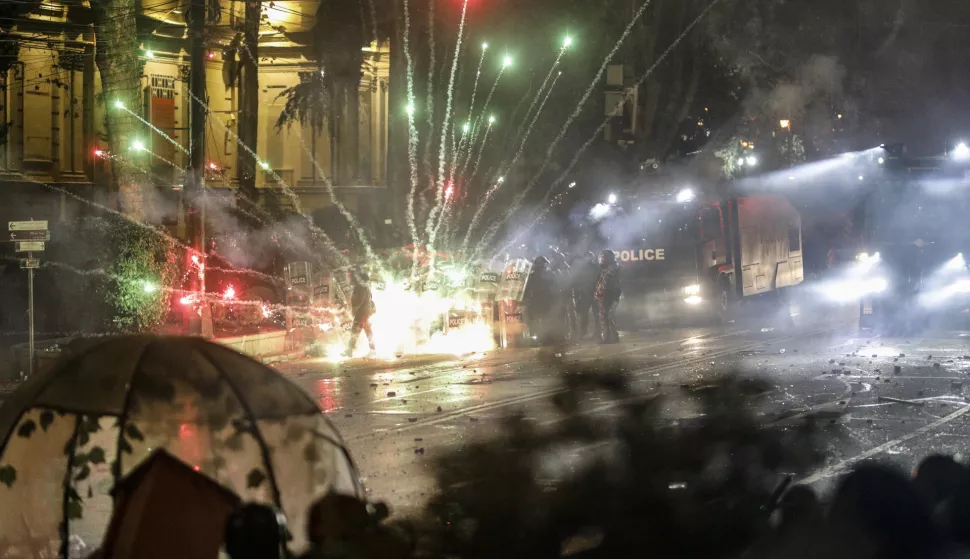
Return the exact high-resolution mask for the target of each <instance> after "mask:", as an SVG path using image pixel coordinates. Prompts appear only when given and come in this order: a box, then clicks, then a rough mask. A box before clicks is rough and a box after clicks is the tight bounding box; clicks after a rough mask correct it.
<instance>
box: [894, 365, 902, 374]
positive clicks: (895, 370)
mask: <svg viewBox="0 0 970 559" xmlns="http://www.w3.org/2000/svg"><path fill="white" fill-rule="evenodd" d="M902 372H903V368H902V367H900V366H899V365H895V366H894V367H893V374H894V375H899V374H902Z"/></svg>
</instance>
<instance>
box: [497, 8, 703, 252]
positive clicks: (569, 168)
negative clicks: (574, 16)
mask: <svg viewBox="0 0 970 559" xmlns="http://www.w3.org/2000/svg"><path fill="white" fill-rule="evenodd" d="M648 1H649V0H648ZM718 2H720V0H712V1H711V2H710V3H709V4H708V5H707V7H706V8H704V9H703V10H702V11H701V13H700V14H698V16H697V17H696V18H695V19H694V21H692V22H691V23H690V25H688V26H687V28H686V29H684V31H683V32H682V33H681V34H680V35H678V36H677V38H676V39H674V42H672V43H671V44H670V46H669V47H667V50H665V51H664V52H663V54H661V55H660V57H659V58H657V60H656V62H654V63H653V65H651V66H650V68H648V69H647V71H646V72H644V73H643V74H642V75H641V76H640V78H639V79H638V80H637V82H636V84H634V86H633V88H631V90H635V89H638V88H639V87H640V86H641V85H643V82H645V81H646V80H647V78H648V77H650V75H651V74H652V73H653V71H654V70H655V69H656V68H657V67H658V66H659V65H660V64H661V63H662V62H663V61H664V59H665V58H667V56H668V55H669V54H670V53H671V51H673V50H674V48H675V47H676V46H677V45H678V44H680V42H681V41H682V40H684V38H685V37H686V36H687V35H688V34H689V33H690V31H691V30H692V29H693V28H694V27H695V26H696V25H697V24H698V23H700V21H701V19H703V18H704V16H705V15H707V13H708V12H709V11H710V10H711V8H713V7H714V6H715V5H716V4H717V3H718ZM624 102H626V96H624V98H623V99H622V100H620V101H619V102H618V103H617V105H616V106H617V107H619V106H621V105H622V104H623V103H624ZM609 122H610V119H609V117H607V118H606V119H604V120H603V122H602V123H600V125H599V126H598V127H597V128H596V131H595V132H593V134H592V135H591V136H590V137H589V139H588V140H586V142H585V143H584V144H583V145H582V146H581V147H580V148H579V151H577V152H576V154H575V155H574V156H573V158H572V160H571V161H570V162H569V165H568V166H567V167H566V169H565V170H563V172H562V173H561V174H560V175H559V177H557V178H556V180H555V181H553V183H552V185H550V186H549V189H548V190H547V191H546V194H545V196H543V198H542V201H541V202H540V204H539V206H540V207H543V205H544V204H546V202H548V200H549V197H550V196H551V195H552V192H553V191H554V190H555V188H556V187H557V186H559V185H560V184H562V183H563V181H564V180H565V179H566V176H568V175H569V173H570V172H571V171H572V169H573V167H575V166H576V163H578V162H579V158H580V157H581V156H582V155H583V153H584V152H585V151H586V150H587V149H589V146H591V145H592V144H593V142H595V141H596V138H598V137H599V135H600V134H601V133H602V132H603V130H604V129H605V128H606V126H607V125H608V124H609ZM550 209H551V207H544V208H543V209H542V210H541V211H540V212H539V215H538V216H537V217H536V218H535V219H534V220H533V221H532V223H530V224H529V225H528V226H526V228H525V229H523V230H522V231H520V232H519V234H518V235H516V236H515V237H514V238H513V239H512V240H511V241H509V242H508V243H507V244H506V245H505V246H503V247H502V248H501V249H500V250H498V251H496V253H495V254H499V253H502V252H504V251H505V250H508V248H509V247H511V246H512V245H514V244H515V243H516V242H518V239H519V238H520V237H521V236H522V235H523V234H524V233H526V232H528V231H529V230H531V229H532V228H533V227H535V226H536V225H537V224H538V223H539V221H541V220H542V218H543V216H544V215H545V214H546V213H548V212H549V210H550ZM512 211H515V208H514V207H513V208H512V210H510V211H509V213H508V214H506V218H505V220H503V223H504V221H508V217H507V216H508V215H509V214H510V213H511V212H512ZM492 235H493V236H494V233H493V234H492ZM482 242H483V243H486V244H487V243H488V242H491V238H489V237H486V238H483V239H482Z"/></svg>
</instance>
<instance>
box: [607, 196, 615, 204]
mask: <svg viewBox="0 0 970 559" xmlns="http://www.w3.org/2000/svg"><path fill="white" fill-rule="evenodd" d="M606 201H607V202H609V203H610V204H615V203H616V194H610V195H609V197H608V198H607V199H606Z"/></svg>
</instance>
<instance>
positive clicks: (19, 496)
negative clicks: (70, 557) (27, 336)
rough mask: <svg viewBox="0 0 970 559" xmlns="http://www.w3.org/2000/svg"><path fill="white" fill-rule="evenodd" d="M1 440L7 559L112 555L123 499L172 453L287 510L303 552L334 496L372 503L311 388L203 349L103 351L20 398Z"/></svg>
mask: <svg viewBox="0 0 970 559" xmlns="http://www.w3.org/2000/svg"><path fill="white" fill-rule="evenodd" d="M0 437H2V438H0V504H2V506H0V557H40V556H47V557H50V556H54V555H56V554H58V553H66V552H67V551H68V547H69V545H68V544H69V542H73V543H72V544H71V545H76V542H77V541H78V538H80V540H81V541H83V542H84V544H86V546H87V547H88V549H89V550H90V549H91V548H93V547H96V546H98V545H100V543H101V540H102V538H103V537H104V532H105V529H106V527H107V523H108V520H109V517H110V515H111V507H112V500H111V495H110V492H111V489H112V488H113V487H114V485H115V484H116V483H117V482H118V480H119V479H120V478H122V477H124V476H125V475H126V474H127V473H128V472H130V471H132V470H133V469H134V468H135V467H136V466H137V465H138V464H139V463H140V462H141V461H142V460H144V459H145V458H146V457H147V456H148V455H149V454H150V453H151V452H152V451H153V450H155V449H158V448H165V449H166V450H167V451H168V452H170V453H172V454H173V455H175V456H176V457H178V458H179V459H181V460H182V461H184V462H185V463H186V464H189V465H190V466H192V467H193V468H194V469H196V470H197V471H199V472H202V473H204V474H205V475H208V476H209V477H211V478H213V479H214V480H216V481H218V482H219V483H221V484H222V485H224V486H225V487H227V488H229V489H231V490H232V491H235V492H236V493H237V494H238V495H239V496H240V497H241V498H242V499H243V500H245V501H260V502H266V503H271V504H276V505H277V506H280V507H281V509H282V510H283V512H284V513H285V514H286V516H287V518H288V521H289V524H290V526H292V527H293V528H294V529H293V530H292V531H293V532H294V537H295V538H296V541H295V542H294V544H295V547H301V546H302V543H303V539H304V536H305V534H303V531H304V530H303V527H304V526H305V525H306V523H305V515H306V513H307V510H308V508H309V506H310V505H311V503H312V502H313V501H314V500H315V499H316V498H318V497H319V496H320V495H321V494H324V493H326V492H328V491H336V492H339V493H344V494H350V495H358V496H359V495H361V488H360V487H359V484H358V478H357V476H356V474H355V470H354V467H353V464H352V462H351V460H350V457H349V455H348V454H347V452H346V450H345V448H344V446H343V443H342V442H341V439H340V435H339V434H338V433H337V431H336V430H335V429H334V428H333V426H332V425H331V424H330V423H329V421H327V419H326V418H325V417H324V416H323V414H322V413H321V412H320V409H319V408H318V407H317V405H316V404H315V402H314V401H313V400H312V399H311V398H310V397H309V396H308V395H307V394H306V393H305V392H303V390H302V389H300V388H299V387H298V386H296V385H295V384H293V383H291V382H289V381H288V380H286V379H285V378H284V377H283V376H281V375H280V374H278V373H277V372H275V371H274V370H272V369H270V368H269V367H266V366H264V365H262V364H261V363H258V362H256V361H254V360H252V359H250V358H248V357H246V356H243V355H241V354H239V353H236V352H234V351H232V350H230V349H228V348H225V347H223V346H220V345H218V344H214V343H210V342H206V341H204V340H201V339H194V338H175V337H152V336H135V337H120V338H113V339H109V340H107V341H104V342H100V343H97V344H94V345H92V346H89V347H87V348H86V349H84V350H83V351H80V352H79V353H78V354H76V355H74V356H72V357H70V358H68V359H65V360H64V361H63V362H62V363H60V364H59V365H58V366H56V367H54V368H53V369H52V370H50V371H48V372H46V373H42V374H37V375H34V376H33V377H31V378H30V379H28V380H27V382H25V383H24V384H23V385H22V386H21V387H20V388H19V389H18V390H17V391H16V392H15V393H14V394H13V395H11V397H10V399H9V400H8V401H6V402H5V403H4V404H3V405H2V407H0ZM62 523H63V524H64V525H65V526H66V527H67V530H66V531H65V532H61V530H60V526H61V525H62ZM72 554H73V553H72Z"/></svg>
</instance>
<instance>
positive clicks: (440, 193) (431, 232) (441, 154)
mask: <svg viewBox="0 0 970 559" xmlns="http://www.w3.org/2000/svg"><path fill="white" fill-rule="evenodd" d="M467 13H468V0H464V2H462V5H461V21H460V22H459V24H458V40H457V42H456V43H455V55H454V56H453V57H452V59H451V76H450V77H449V80H448V98H447V101H446V102H445V117H444V123H443V125H442V127H441V134H442V135H441V147H440V148H439V151H438V181H437V184H436V185H435V187H436V190H437V192H436V194H435V205H434V207H433V208H431V213H430V214H429V215H428V226H427V233H428V250H429V251H430V252H431V261H430V264H429V269H430V270H431V272H432V273H434V264H435V262H434V261H435V250H434V242H435V231H436V229H437V228H436V227H435V223H434V221H435V218H436V217H437V215H438V213H439V212H440V211H441V205H442V202H443V201H444V194H445V157H446V153H445V149H446V147H447V145H448V123H449V122H450V119H451V104H452V101H453V100H454V93H455V74H456V73H457V72H458V55H459V54H461V41H462V36H463V35H464V33H465V15H466V14H467Z"/></svg>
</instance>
